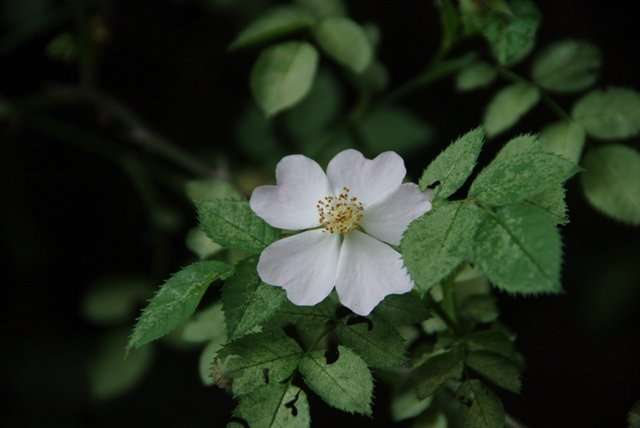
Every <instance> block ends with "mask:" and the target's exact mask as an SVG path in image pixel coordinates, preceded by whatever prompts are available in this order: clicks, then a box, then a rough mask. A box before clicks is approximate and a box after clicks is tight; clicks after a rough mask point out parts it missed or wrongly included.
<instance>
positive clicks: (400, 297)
mask: <svg viewBox="0 0 640 428" xmlns="http://www.w3.org/2000/svg"><path fill="white" fill-rule="evenodd" d="M373 313H374V316H376V317H380V318H382V319H384V320H385V321H386V322H388V323H389V324H392V325H394V326H406V325H410V324H415V323H419V322H422V321H424V320H426V319H427V318H428V317H429V311H427V308H426V307H425V305H424V303H423V302H422V300H421V299H420V296H419V295H418V293H416V292H415V291H411V292H410V293H405V294H391V295H389V296H387V297H385V299H384V300H383V301H382V302H381V303H380V304H379V305H378V306H376V308H375V310H374V312H373Z"/></svg>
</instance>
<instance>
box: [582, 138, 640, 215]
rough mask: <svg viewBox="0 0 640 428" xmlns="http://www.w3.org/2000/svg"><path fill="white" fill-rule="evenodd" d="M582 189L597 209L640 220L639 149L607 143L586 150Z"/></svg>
mask: <svg viewBox="0 0 640 428" xmlns="http://www.w3.org/2000/svg"><path fill="white" fill-rule="evenodd" d="M584 168H585V172H584V174H583V175H582V189H583V190H584V194H585V196H586V197H587V200H588V201H589V203H591V205H593V206H594V207H595V208H596V209H597V210H599V211H601V212H603V213H604V214H606V215H608V216H609V217H612V218H614V219H616V220H619V221H622V222H625V223H629V224H633V225H639V224H640V153H638V152H637V151H636V150H633V149H631V148H629V147H626V146H623V145H620V144H610V145H606V146H602V147H598V148H597V149H594V150H591V151H589V152H588V153H587V155H586V156H585V159H584Z"/></svg>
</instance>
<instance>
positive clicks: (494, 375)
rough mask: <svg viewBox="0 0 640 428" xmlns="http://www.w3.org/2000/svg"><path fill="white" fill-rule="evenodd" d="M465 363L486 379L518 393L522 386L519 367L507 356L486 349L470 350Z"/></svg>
mask: <svg viewBox="0 0 640 428" xmlns="http://www.w3.org/2000/svg"><path fill="white" fill-rule="evenodd" d="M466 364H467V366H469V367H470V368H471V369H473V370H475V371H476V372H477V373H478V374H480V376H482V377H483V378H485V379H486V380H488V381H490V382H492V383H494V384H495V385H498V386H499V387H502V388H504V389H506V390H507V391H511V392H513V393H516V394H519V393H520V389H521V388H522V381H521V380H520V369H519V367H518V366H517V365H516V364H515V363H514V362H513V361H511V360H509V359H508V358H505V357H503V356H502V355H499V354H494V353H492V352H487V351H475V352H470V353H469V354H468V355H467V359H466Z"/></svg>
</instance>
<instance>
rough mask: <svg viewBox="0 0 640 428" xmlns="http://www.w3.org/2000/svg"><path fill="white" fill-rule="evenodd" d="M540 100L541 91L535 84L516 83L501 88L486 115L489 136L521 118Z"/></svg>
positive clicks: (505, 128)
mask: <svg viewBox="0 0 640 428" xmlns="http://www.w3.org/2000/svg"><path fill="white" fill-rule="evenodd" d="M538 101H540V91H539V90H538V88H536V87H535V86H533V85H529V84H526V83H514V84H512V85H509V86H507V87H505V88H503V89H501V90H500V91H499V92H498V93H497V94H496V95H495V96H494V97H493V99H492V100H491V101H490V102H489V105H488V106H487V111H486V112H485V115H484V128H485V130H486V132H487V136H489V137H494V136H496V135H498V134H500V133H502V132H504V131H506V130H507V129H509V128H511V127H512V126H513V125H515V124H516V122H518V120H520V118H521V117H522V116H524V115H525V114H526V113H527V112H528V111H529V110H531V109H532V108H533V107H535V105H536V104H538Z"/></svg>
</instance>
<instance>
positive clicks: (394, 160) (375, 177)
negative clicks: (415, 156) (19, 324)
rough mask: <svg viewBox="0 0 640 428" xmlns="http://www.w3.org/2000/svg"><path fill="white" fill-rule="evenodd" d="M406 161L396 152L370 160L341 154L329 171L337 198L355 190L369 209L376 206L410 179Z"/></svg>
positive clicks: (356, 153)
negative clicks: (344, 189)
mask: <svg viewBox="0 0 640 428" xmlns="http://www.w3.org/2000/svg"><path fill="white" fill-rule="evenodd" d="M406 173H407V170H406V169H405V167H404V161H403V160H402V158H401V157H400V156H399V155H398V154H397V153H394V152H384V153H381V154H380V155H378V156H377V157H376V158H375V159H373V160H371V159H367V158H365V157H364V156H363V155H362V153H360V152H359V151H357V150H353V149H348V150H345V151H342V152H340V153H338V154H337V155H336V156H335V157H334V158H333V159H331V162H329V166H328V167H327V175H328V176H329V181H330V182H331V188H332V189H333V192H334V193H335V194H336V195H337V194H339V193H340V191H341V190H342V188H343V187H348V188H349V189H351V196H356V197H357V198H358V199H360V201H362V203H363V204H364V205H365V207H366V206H367V205H371V204H374V203H376V202H378V201H380V200H382V199H384V198H385V197H387V196H388V195H389V194H391V193H393V192H394V191H395V190H396V189H397V188H398V187H400V184H402V180H403V179H404V176H405V175H406Z"/></svg>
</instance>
